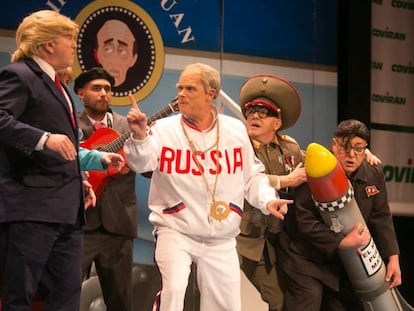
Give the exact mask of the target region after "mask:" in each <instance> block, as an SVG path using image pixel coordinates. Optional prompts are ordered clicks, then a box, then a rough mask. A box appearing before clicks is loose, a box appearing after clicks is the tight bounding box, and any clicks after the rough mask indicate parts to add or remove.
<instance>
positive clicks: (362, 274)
mask: <svg viewBox="0 0 414 311" xmlns="http://www.w3.org/2000/svg"><path fill="white" fill-rule="evenodd" d="M305 171H306V175H307V178H308V184H309V188H310V191H311V193H312V197H313V200H314V201H315V204H316V206H317V207H318V209H319V212H320V214H321V217H322V220H323V221H324V223H325V224H326V225H327V226H328V227H329V228H330V229H331V230H332V231H334V232H336V233H340V232H342V233H343V234H348V233H349V232H350V231H351V230H352V229H353V228H354V227H355V226H356V225H357V224H359V223H360V224H362V226H365V227H366V223H365V220H364V218H363V217H362V214H361V211H360V209H359V207H358V204H357V202H356V201H355V198H354V191H353V187H352V185H351V183H350V182H349V180H348V178H347V177H346V175H345V172H344V170H343V168H342V166H341V165H340V164H339V163H338V161H337V160H336V158H335V156H334V155H333V154H332V153H331V152H330V151H329V150H328V149H326V148H325V147H323V146H321V145H319V144H316V143H311V144H309V146H308V148H307V150H306V161H305ZM338 252H339V257H340V259H341V261H342V263H343V265H344V267H345V271H346V272H347V274H348V276H349V279H350V281H351V284H352V286H353V289H354V291H355V293H356V294H357V295H358V296H359V297H360V299H361V300H362V302H363V305H364V307H365V309H366V310H367V311H394V310H395V311H405V310H409V311H413V310H414V308H412V307H411V306H410V305H408V303H407V302H406V301H405V300H404V299H403V298H402V296H401V295H400V294H399V292H398V291H397V290H396V289H395V288H393V289H390V288H389V283H388V282H386V281H385V274H386V267H385V264H384V262H383V260H382V258H381V255H380V254H379V251H378V250H377V247H376V245H375V242H374V240H373V239H372V237H371V239H370V241H369V242H368V243H367V244H366V245H364V247H362V249H361V253H358V252H357V251H355V250H352V249H351V250H342V249H340V250H338Z"/></svg>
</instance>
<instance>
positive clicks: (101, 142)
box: [80, 128, 125, 198]
mask: <svg viewBox="0 0 414 311" xmlns="http://www.w3.org/2000/svg"><path fill="white" fill-rule="evenodd" d="M119 137H120V135H119V134H118V133H117V132H116V131H114V130H113V129H110V128H101V129H99V130H97V131H95V132H93V133H92V134H91V136H89V138H88V139H87V140H85V141H84V142H81V143H80V146H81V147H83V148H86V149H89V150H93V149H98V150H99V149H101V148H103V147H105V146H106V145H108V144H109V143H111V142H113V141H115V140H116V139H118V138H119ZM114 152H115V151H114ZM116 153H118V154H120V155H122V156H123V157H124V159H125V156H124V152H123V149H122V148H121V149H120V150H117V151H116ZM88 174H89V176H88V181H89V183H90V184H91V185H92V189H93V191H94V192H95V195H96V198H99V197H100V196H101V195H102V193H103V192H104V191H105V188H106V186H107V185H108V182H109V177H110V176H113V175H115V174H118V172H117V171H116V169H114V168H112V167H109V168H108V169H107V170H106V171H89V172H88Z"/></svg>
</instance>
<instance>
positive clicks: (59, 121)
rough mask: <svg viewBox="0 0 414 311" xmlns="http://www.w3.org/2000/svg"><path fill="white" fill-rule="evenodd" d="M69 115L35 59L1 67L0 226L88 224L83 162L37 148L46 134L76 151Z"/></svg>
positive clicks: (63, 100) (65, 105)
mask: <svg viewBox="0 0 414 311" xmlns="http://www.w3.org/2000/svg"><path fill="white" fill-rule="evenodd" d="M68 94H69V93H68ZM74 108H75V107H73V109H74ZM69 113H70V112H69V109H68V103H67V101H66V99H65V98H64V96H63V95H62V93H61V92H60V91H59V90H58V88H57V87H56V85H55V83H54V81H52V80H51V79H50V78H49V76H47V74H46V73H45V72H43V71H42V70H41V69H40V67H39V66H38V65H37V64H36V63H35V62H34V61H33V60H32V59H25V60H22V61H20V62H17V63H13V64H9V65H7V66H5V67H3V68H1V69H0V223H1V222H10V221H21V220H23V221H43V222H52V223H64V224H74V223H75V222H76V221H77V220H80V221H81V223H84V209H83V194H82V177H81V172H80V166H79V161H78V160H75V161H66V160H64V159H63V158H61V157H60V156H59V155H58V154H57V153H55V152H53V151H51V150H48V149H45V150H42V151H36V150H35V147H36V145H37V143H38V141H39V139H40V137H41V136H42V135H43V133H44V132H45V131H47V132H51V133H54V134H57V133H59V134H64V135H66V136H68V137H69V139H70V140H71V141H72V143H73V144H74V145H75V147H76V149H78V145H79V142H78V130H77V128H75V129H74V128H73V126H72V123H71V119H70V114H69ZM74 113H76V112H74ZM75 115H76V114H75Z"/></svg>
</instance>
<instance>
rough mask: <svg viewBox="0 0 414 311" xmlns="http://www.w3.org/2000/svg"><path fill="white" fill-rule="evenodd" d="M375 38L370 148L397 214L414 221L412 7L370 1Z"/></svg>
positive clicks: (401, 0)
mask: <svg viewBox="0 0 414 311" xmlns="http://www.w3.org/2000/svg"><path fill="white" fill-rule="evenodd" d="M371 36H372V40H371V42H372V49H371V51H372V52H371V55H372V57H371V59H372V63H371V121H372V129H373V130H372V139H371V146H372V149H373V151H374V152H375V153H376V154H378V155H379V157H380V158H381V159H382V161H383V163H384V173H385V178H386V181H387V189H388V194H389V199H390V206H391V210H392V211H393V213H394V215H404V216H414V163H413V160H414V144H413V142H414V3H413V2H412V1H405V0H378V1H372V34H371Z"/></svg>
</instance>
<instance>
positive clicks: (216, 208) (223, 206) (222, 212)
mask: <svg viewBox="0 0 414 311" xmlns="http://www.w3.org/2000/svg"><path fill="white" fill-rule="evenodd" d="M216 127H217V128H216V129H217V130H216V142H215V143H214V144H213V145H212V146H211V147H209V148H207V149H206V150H204V151H201V150H197V149H196V148H195V145H194V143H193V141H192V140H191V139H190V137H189V135H188V133H187V130H186V129H185V125H184V121H183V120H182V119H181V129H182V130H183V133H184V136H185V138H186V140H187V143H188V145H189V146H190V149H191V154H192V158H193V160H194V162H195V164H196V166H197V168H198V170H199V171H200V173H201V177H202V178H203V182H204V185H205V187H206V190H207V193H208V194H209V196H210V199H211V201H212V204H211V207H210V215H211V217H213V218H215V219H217V220H219V221H221V220H223V219H225V218H226V217H227V216H228V215H229V214H230V208H229V205H228V204H227V203H226V202H224V201H216V198H215V196H216V189H217V181H218V175H219V174H218V159H217V162H216V177H215V179H214V186H213V189H211V188H210V186H209V184H208V181H207V177H206V175H205V174H204V170H203V168H202V166H201V164H200V162H199V161H198V160H197V158H196V157H197V155H200V154H204V153H206V152H207V151H209V150H211V149H213V148H214V147H216V152H217V153H218V150H219V142H220V127H219V119H218V118H217V121H216Z"/></svg>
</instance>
